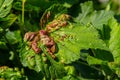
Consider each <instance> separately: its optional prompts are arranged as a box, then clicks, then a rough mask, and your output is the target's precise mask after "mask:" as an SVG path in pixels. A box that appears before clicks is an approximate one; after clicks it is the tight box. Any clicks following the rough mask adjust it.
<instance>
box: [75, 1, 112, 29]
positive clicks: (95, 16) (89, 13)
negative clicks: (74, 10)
mask: <svg viewBox="0 0 120 80" xmlns="http://www.w3.org/2000/svg"><path fill="white" fill-rule="evenodd" d="M81 11H82V13H79V15H78V17H76V21H77V22H80V23H83V24H85V25H86V24H89V23H91V24H92V25H93V26H94V27H96V28H98V29H102V26H103V25H104V24H107V22H108V20H109V19H110V18H111V17H112V16H113V12H111V11H105V10H101V11H94V9H93V3H92V2H91V1H88V2H85V3H83V4H81Z"/></svg>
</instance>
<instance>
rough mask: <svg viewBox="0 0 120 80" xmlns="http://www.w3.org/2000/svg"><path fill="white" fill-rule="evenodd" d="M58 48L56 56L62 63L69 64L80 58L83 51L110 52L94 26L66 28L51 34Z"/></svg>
mask: <svg viewBox="0 0 120 80" xmlns="http://www.w3.org/2000/svg"><path fill="white" fill-rule="evenodd" d="M51 36H52V37H54V38H55V41H56V43H57V46H58V52H57V53H56V56H57V57H58V58H59V60H60V62H62V63H65V64H69V63H71V62H74V61H76V60H78V59H79V58H80V50H81V49H88V48H94V49H104V50H108V48H107V47H106V44H105V43H104V41H102V40H101V39H99V34H98V32H97V30H96V29H95V28H94V27H93V26H89V27H85V26H80V24H79V25H74V26H72V27H71V26H70V25H69V26H66V27H64V28H61V29H60V30H57V31H54V32H53V33H51Z"/></svg>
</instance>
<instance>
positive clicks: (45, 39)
mask: <svg viewBox="0 0 120 80" xmlns="http://www.w3.org/2000/svg"><path fill="white" fill-rule="evenodd" d="M24 40H27V41H29V47H30V48H31V49H33V50H34V52H35V53H37V54H38V53H41V52H42V50H41V48H39V46H38V44H39V43H41V44H43V45H45V46H46V47H47V51H48V53H49V54H50V55H51V56H52V58H55V55H54V53H55V50H56V49H55V42H54V40H53V39H52V38H51V37H49V35H48V33H47V31H45V30H40V31H38V32H27V33H26V34H25V36H24Z"/></svg>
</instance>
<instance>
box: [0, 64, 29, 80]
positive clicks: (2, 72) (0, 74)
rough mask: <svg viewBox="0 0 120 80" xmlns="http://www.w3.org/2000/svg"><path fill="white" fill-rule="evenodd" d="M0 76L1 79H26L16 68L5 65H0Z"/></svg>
mask: <svg viewBox="0 0 120 80" xmlns="http://www.w3.org/2000/svg"><path fill="white" fill-rule="evenodd" d="M0 78H3V80H27V77H26V76H24V75H23V74H22V72H21V71H19V70H18V69H17V68H16V69H13V68H9V67H7V66H1V67H0Z"/></svg>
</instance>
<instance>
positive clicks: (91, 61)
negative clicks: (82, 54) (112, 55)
mask: <svg viewBox="0 0 120 80" xmlns="http://www.w3.org/2000/svg"><path fill="white" fill-rule="evenodd" d="M87 62H88V64H89V65H102V64H105V63H106V61H103V60H100V59H97V58H95V57H92V56H88V57H87Z"/></svg>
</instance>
